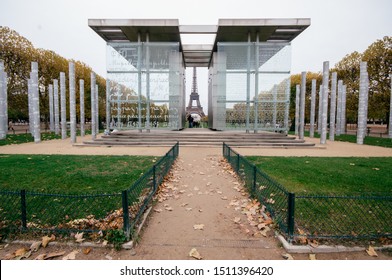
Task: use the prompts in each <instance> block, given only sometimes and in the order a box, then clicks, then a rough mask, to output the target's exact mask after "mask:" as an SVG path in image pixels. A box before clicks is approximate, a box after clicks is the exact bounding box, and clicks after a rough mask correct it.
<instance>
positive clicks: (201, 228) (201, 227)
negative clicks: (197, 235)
mask: <svg viewBox="0 0 392 280" xmlns="http://www.w3.org/2000/svg"><path fill="white" fill-rule="evenodd" d="M193 229H195V230H198V229H199V230H203V229H204V225H203V224H197V225H193Z"/></svg>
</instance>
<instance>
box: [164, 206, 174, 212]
mask: <svg viewBox="0 0 392 280" xmlns="http://www.w3.org/2000/svg"><path fill="white" fill-rule="evenodd" d="M165 210H167V211H173V208H172V207H165Z"/></svg>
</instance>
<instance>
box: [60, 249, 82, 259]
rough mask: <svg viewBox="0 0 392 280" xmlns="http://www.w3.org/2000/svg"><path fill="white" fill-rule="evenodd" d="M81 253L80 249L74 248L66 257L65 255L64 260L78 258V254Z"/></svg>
mask: <svg viewBox="0 0 392 280" xmlns="http://www.w3.org/2000/svg"><path fill="white" fill-rule="evenodd" d="M78 253H79V251H78V250H74V251H72V252H71V253H69V254H68V255H66V256H65V257H63V260H74V259H75V258H76V255H77V254H78Z"/></svg>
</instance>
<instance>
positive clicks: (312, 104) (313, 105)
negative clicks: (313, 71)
mask: <svg viewBox="0 0 392 280" xmlns="http://www.w3.org/2000/svg"><path fill="white" fill-rule="evenodd" d="M310 98H311V101H310V128H309V137H312V138H313V137H314V117H315V113H316V79H312V93H311V97H310Z"/></svg>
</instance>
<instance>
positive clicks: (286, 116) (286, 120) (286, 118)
mask: <svg viewBox="0 0 392 280" xmlns="http://www.w3.org/2000/svg"><path fill="white" fill-rule="evenodd" d="M290 84H291V81H290V79H287V82H286V105H285V111H284V127H285V129H286V134H287V133H288V131H289V130H290V128H289V115H290V114H289V113H290Z"/></svg>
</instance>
